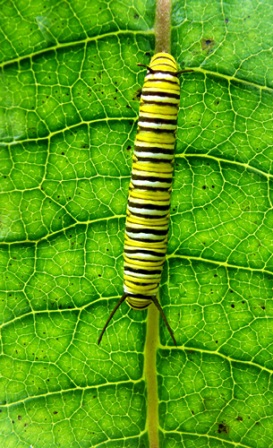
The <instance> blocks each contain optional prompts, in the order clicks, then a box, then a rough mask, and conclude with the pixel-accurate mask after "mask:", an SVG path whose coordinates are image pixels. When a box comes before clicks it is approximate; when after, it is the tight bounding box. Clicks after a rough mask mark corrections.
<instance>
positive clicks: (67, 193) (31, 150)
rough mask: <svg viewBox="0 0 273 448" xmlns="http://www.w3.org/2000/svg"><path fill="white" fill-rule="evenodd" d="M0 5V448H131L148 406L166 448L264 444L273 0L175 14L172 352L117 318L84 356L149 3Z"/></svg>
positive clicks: (98, 321)
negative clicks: (177, 91) (177, 81)
mask: <svg viewBox="0 0 273 448" xmlns="http://www.w3.org/2000/svg"><path fill="white" fill-rule="evenodd" d="M0 6H1V7H0V25H1V26H0V58H1V81H0V98H1V101H0V105H1V108H0V135H1V147H0V171H1V183H0V189H1V191H0V214H1V216H0V238H1V247H0V272H1V275H0V295H1V301H0V304H1V306H0V313H1V314H0V315H1V317H0V322H1V359H0V442H1V443H0V444H1V446H4V447H8V448H15V447H16V448H29V447H33V448H51V447H71V448H74V447H80V448H85V447H86V448H87V447H90V446H97V447H101V448H102V447H105V448H106V447H107V448H117V447H118V448H120V447H130V448H132V447H138V448H146V447H149V439H150V437H151V426H152V420H153V414H152V412H151V409H155V410H158V424H159V427H158V429H159V438H160V446H161V447H164V448H170V447H172V448H174V447H181V446H183V447H185V448H190V447H214V448H218V447H223V448H227V447H230V446H233V445H234V446H235V445H236V446H238V447H255V448H265V447H266V448H268V447H273V442H272V440H273V430H272V428H273V389H272V381H271V374H272V369H273V362H272V353H273V349H272V342H271V341H272V334H273V319H272V317H273V305H272V303H273V302H272V287H273V257H272V252H273V251H272V249H273V240H272V226H273V212H272V203H273V195H272V176H273V167H272V159H273V145H272V141H273V139H272V136H273V133H272V131H273V106H272V94H273V81H272V80H273V62H272V41H273V31H272V23H273V6H272V4H271V2H270V1H269V0H267V1H266V0H265V1H262V2H261V1H256V0H253V1H246V2H240V1H236V0H231V1H230V2H228V3H222V2H219V1H217V2H204V1H202V0H199V1H195V2H185V3H184V2H183V3H182V2H181V1H179V0H176V1H174V2H173V10H172V24H173V29H172V53H173V55H174V56H175V57H176V59H177V61H178V63H179V65H180V66H181V69H183V68H184V67H187V68H189V67H190V68H192V69H193V72H191V73H185V74H183V75H181V105H180V113H179V125H178V132H177V148H176V164H175V179H174V185H173V195H172V207H171V233H170V240H169V245H168V257H167V262H166V264H165V269H164V274H163V278H162V282H161V285H162V287H161V303H162V306H163V307H164V312H166V314H167V317H168V320H169V322H170V324H171V327H172V328H173V330H174V332H175V336H176V339H177V341H178V347H172V346H171V344H170V343H171V341H170V337H169V334H168V333H167V330H166V328H165V327H164V325H163V324H162V322H161V324H160V336H159V337H160V339H158V338H157V333H155V334H152V335H151V333H153V332H155V331H156V329H157V325H156V320H155V321H152V320H151V322H153V323H152V324H150V323H148V331H149V335H150V336H149V339H148V341H147V344H145V336H146V327H147V314H146V312H137V311H133V310H130V309H129V308H128V307H127V306H126V305H125V304H123V305H122V307H121V308H120V309H119V310H118V312H117V313H116V315H115V317H114V319H113V321H112V322H111V324H110V326H109V328H108V329H107V332H106V334H105V335H104V338H103V340H102V343H101V346H98V345H97V339H98V336H99V334H100V331H101V329H102V327H103V325H104V323H105V321H106V319H107V316H108V315H109V313H110V311H111V310H112V309H113V307H114V305H115V303H116V302H117V300H118V299H119V298H120V297H121V294H122V266H123V260H122V252H123V235H124V218H125V208H126V201H127V193H128V184H129V179H130V167H131V157H132V147H133V142H134V137H135V132H136V121H137V114H138V96H139V91H140V89H141V86H142V83H143V78H144V73H145V70H143V68H141V67H139V66H138V65H137V64H138V63H142V64H148V63H149V60H150V57H151V55H152V54H153V51H154V32H153V25H154V11H155V5H154V4H153V3H152V2H150V1H146V2H141V1H137V0H132V1H131V0H128V1H126V2H124V1H121V0H113V1H111V2H110V1H106V0H97V1H90V2H84V1H82V0H77V1H73V2H54V1H52V0H51V1H47V2H45V1H35V0H34V1H31V2H23V1H19V0H13V1H10V2H7V1H4V0H2V1H0ZM149 313H151V319H156V318H157V317H158V316H157V315H156V316H157V317H156V316H155V315H154V316H153V315H152V314H153V311H152V308H151V311H149ZM149 322H150V317H149ZM153 338H155V341H153ZM158 341H160V342H159V344H158ZM149 344H150V345H149ZM157 344H158V347H157ZM156 348H158V351H157V357H155V349H156ZM153 372H155V374H156V377H154V376H153ZM154 378H156V379H157V383H155V384H154V386H155V387H154V391H153V393H154V395H151V394H150V392H151V388H152V386H153V384H152V382H153V379H154ZM157 386H158V388H157ZM147 388H148V392H149V394H150V395H149V396H148V398H147ZM151 397H152V399H151ZM149 400H150V401H149ZM154 418H155V421H156V415H154ZM156 424H157V421H156Z"/></svg>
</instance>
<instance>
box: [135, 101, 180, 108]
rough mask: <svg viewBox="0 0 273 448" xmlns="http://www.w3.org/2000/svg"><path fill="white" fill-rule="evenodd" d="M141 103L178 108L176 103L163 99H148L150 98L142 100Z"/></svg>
mask: <svg viewBox="0 0 273 448" xmlns="http://www.w3.org/2000/svg"><path fill="white" fill-rule="evenodd" d="M143 104H152V105H154V106H158V105H162V106H169V107H175V108H176V109H178V103H167V102H165V101H160V100H159V101H150V100H146V99H145V100H143Z"/></svg>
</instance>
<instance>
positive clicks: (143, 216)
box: [131, 212, 168, 220]
mask: <svg viewBox="0 0 273 448" xmlns="http://www.w3.org/2000/svg"><path fill="white" fill-rule="evenodd" d="M131 214H132V215H133V216H138V217H139V218H143V219H148V220H150V219H161V218H165V217H166V216H167V215H168V213H165V214H164V215H146V214H144V213H137V212H131Z"/></svg>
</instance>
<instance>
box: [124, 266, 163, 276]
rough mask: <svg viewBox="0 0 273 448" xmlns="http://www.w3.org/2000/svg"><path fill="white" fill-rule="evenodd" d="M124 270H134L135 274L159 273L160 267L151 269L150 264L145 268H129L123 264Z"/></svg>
mask: <svg viewBox="0 0 273 448" xmlns="http://www.w3.org/2000/svg"><path fill="white" fill-rule="evenodd" d="M124 270H125V271H129V272H134V273H135V274H149V275H153V274H161V272H162V269H151V266H147V269H138V268H130V267H128V266H126V265H125V266H124Z"/></svg>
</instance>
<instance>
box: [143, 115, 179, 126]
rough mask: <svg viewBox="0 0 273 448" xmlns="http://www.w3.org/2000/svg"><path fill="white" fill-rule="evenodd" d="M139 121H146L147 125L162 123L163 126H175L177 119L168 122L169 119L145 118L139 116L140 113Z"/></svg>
mask: <svg viewBox="0 0 273 448" xmlns="http://www.w3.org/2000/svg"><path fill="white" fill-rule="evenodd" d="M139 121H146V122H147V123H160V124H161V123H164V124H173V125H174V126H176V124H177V119H176V120H170V119H169V118H155V117H151V118H148V117H145V116H142V115H141V112H140V114H139Z"/></svg>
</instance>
